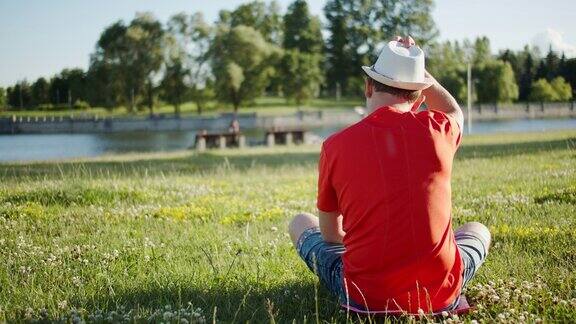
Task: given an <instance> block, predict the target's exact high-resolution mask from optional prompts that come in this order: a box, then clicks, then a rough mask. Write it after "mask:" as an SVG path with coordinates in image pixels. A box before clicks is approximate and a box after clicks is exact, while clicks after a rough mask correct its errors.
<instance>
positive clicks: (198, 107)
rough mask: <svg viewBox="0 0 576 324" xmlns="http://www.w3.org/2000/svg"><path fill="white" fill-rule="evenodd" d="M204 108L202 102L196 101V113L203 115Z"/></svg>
mask: <svg viewBox="0 0 576 324" xmlns="http://www.w3.org/2000/svg"><path fill="white" fill-rule="evenodd" d="M203 108H204V107H202V102H201V101H200V100H197V101H196V112H197V113H198V115H202V110H203Z"/></svg>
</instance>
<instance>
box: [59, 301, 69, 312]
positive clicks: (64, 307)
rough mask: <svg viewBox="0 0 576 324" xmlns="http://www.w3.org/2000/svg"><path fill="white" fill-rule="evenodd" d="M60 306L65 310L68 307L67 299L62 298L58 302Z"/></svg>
mask: <svg viewBox="0 0 576 324" xmlns="http://www.w3.org/2000/svg"><path fill="white" fill-rule="evenodd" d="M58 308H60V309H62V310H64V309H66V308H68V301H67V300H62V301H59V302H58Z"/></svg>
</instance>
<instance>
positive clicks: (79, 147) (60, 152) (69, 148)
mask: <svg viewBox="0 0 576 324" xmlns="http://www.w3.org/2000/svg"><path fill="white" fill-rule="evenodd" d="M342 127H344V126H341V127H333V126H332V127H318V128H313V129H311V131H312V133H314V134H315V135H318V136H320V137H326V136H329V135H330V134H332V133H334V132H336V131H338V130H339V129H341V128H342ZM561 129H576V119H542V120H535V119H521V120H511V121H486V122H477V123H475V124H473V125H472V130H473V133H474V134H490V133H503V132H544V131H549V130H561ZM194 134H195V133H194V132H189V131H186V132H183V131H181V132H154V133H152V132H134V133H111V134H49V135H0V161H3V162H13V161H38V160H55V159H67V158H78V157H94V156H100V155H109V154H115V153H129V152H158V151H164V152H168V151H178V150H185V149H188V148H190V147H191V146H192V145H193V144H194V136H195V135H194ZM246 134H247V137H248V143H249V144H257V143H259V142H261V141H263V139H264V135H263V132H262V131H258V130H253V131H248V132H246Z"/></svg>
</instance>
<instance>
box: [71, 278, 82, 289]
mask: <svg viewBox="0 0 576 324" xmlns="http://www.w3.org/2000/svg"><path fill="white" fill-rule="evenodd" d="M72 283H73V284H74V285H75V286H76V287H79V286H80V285H82V280H81V279H80V277H78V276H74V277H72Z"/></svg>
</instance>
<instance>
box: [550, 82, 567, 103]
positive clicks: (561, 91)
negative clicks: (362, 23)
mask: <svg viewBox="0 0 576 324" xmlns="http://www.w3.org/2000/svg"><path fill="white" fill-rule="evenodd" d="M550 86H551V87H552V89H553V90H554V92H555V93H556V101H569V100H571V99H572V87H571V86H570V84H569V83H568V82H566V80H564V78H563V77H556V78H554V79H553V80H552V82H550Z"/></svg>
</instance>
